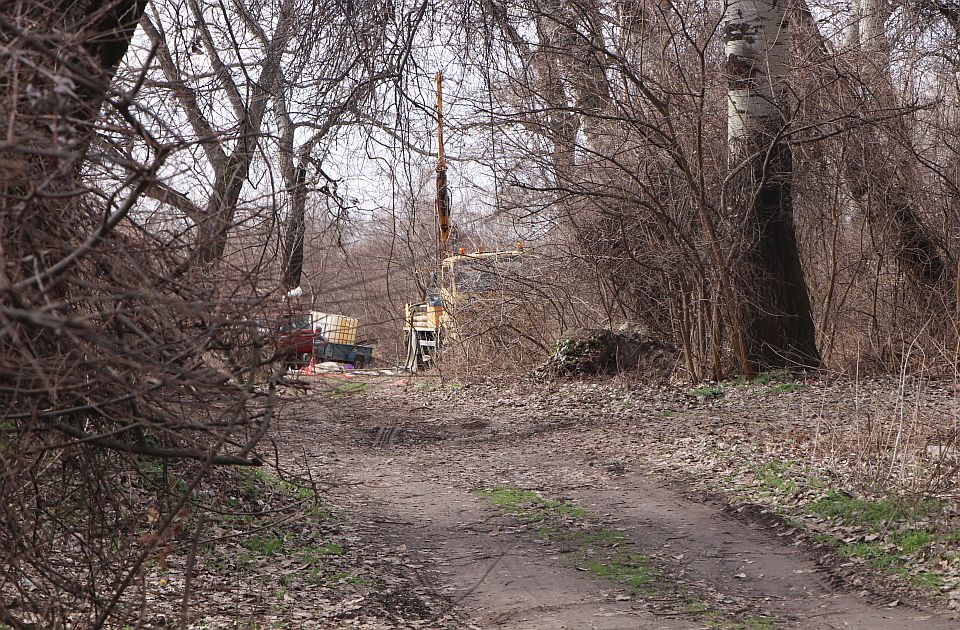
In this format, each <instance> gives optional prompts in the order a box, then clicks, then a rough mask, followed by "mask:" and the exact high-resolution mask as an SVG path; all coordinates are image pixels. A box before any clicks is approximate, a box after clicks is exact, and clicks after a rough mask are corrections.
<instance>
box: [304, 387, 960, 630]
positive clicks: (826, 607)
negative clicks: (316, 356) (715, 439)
mask: <svg viewBox="0 0 960 630" xmlns="http://www.w3.org/2000/svg"><path fill="white" fill-rule="evenodd" d="M338 404H343V403H338ZM349 405H350V409H349V410H346V409H344V410H343V412H342V413H339V412H337V410H336V409H334V413H333V414H332V416H333V417H332V418H331V419H324V420H320V421H317V420H314V421H312V422H311V423H310V426H309V427H307V426H298V427H297V433H298V434H299V435H301V436H303V435H304V433H308V434H313V435H315V436H316V437H315V439H316V441H317V442H318V443H319V442H323V443H325V444H326V446H329V445H330V443H331V441H332V442H333V443H336V444H337V457H336V459H335V460H334V461H331V459H330V458H329V457H323V458H320V459H322V460H323V461H322V467H323V469H324V470H323V472H324V473H325V474H329V473H331V472H332V473H333V474H335V475H336V476H337V477H338V478H339V479H340V480H341V481H342V482H343V483H342V484H341V485H340V486H338V488H339V489H338V490H337V492H339V493H340V494H341V498H342V499H344V500H345V501H346V502H348V503H349V504H350V505H351V506H353V508H354V509H356V510H358V514H357V517H359V518H365V517H366V518H371V519H377V520H379V521H380V522H382V523H383V524H382V534H383V536H384V537H386V538H389V539H392V540H396V541H402V543H403V544H405V545H406V546H407V547H408V548H410V549H412V550H414V551H415V552H417V553H418V554H419V555H421V556H422V557H424V558H426V559H427V560H429V561H430V562H432V563H433V564H434V565H435V567H436V568H437V569H438V570H439V572H440V576H441V579H442V580H443V581H444V583H445V584H444V586H445V587H446V588H447V592H448V594H449V595H450V597H452V599H453V601H454V602H455V603H456V605H457V606H458V607H459V608H460V609H461V610H462V611H463V613H464V614H465V616H466V617H469V618H470V619H471V620H472V623H473V624H474V625H475V626H476V627H483V628H487V627H504V628H610V629H616V628H638V629H646V628H650V629H654V628H658V629H659V628H662V629H674V628H703V627H706V624H705V623H704V622H703V620H702V619H701V620H697V619H692V618H689V617H687V618H684V617H683V615H682V613H683V611H682V610H679V609H678V608H677V607H674V608H672V609H671V608H670V607H669V606H667V607H662V606H658V602H657V601H656V599H655V598H654V599H652V600H651V601H642V600H638V601H627V600H626V598H625V597H624V596H623V591H622V589H620V588H619V587H618V585H617V584H615V583H612V582H609V581H606V580H603V579H599V578H596V577H593V576H590V575H588V574H586V573H585V572H583V571H578V570H577V568H576V567H575V566H571V565H570V564H569V563H565V562H564V561H563V559H562V558H561V557H560V556H559V555H558V554H556V553H554V551H553V550H550V549H548V548H546V547H545V546H544V545H542V544H540V543H539V542H538V541H537V540H536V536H535V535H534V534H533V533H532V532H531V531H529V530H528V529H525V528H523V527H516V526H513V525H512V524H511V523H510V522H509V521H508V520H505V519H503V518H501V517H500V515H499V514H498V513H497V512H496V510H494V509H493V508H491V507H490V506H489V505H488V504H487V503H486V502H485V501H484V500H482V499H481V498H479V497H477V496H475V495H474V494H472V493H471V491H472V490H476V489H479V488H483V487H491V486H494V485H511V486H516V487H521V488H525V489H533V490H538V491H541V492H542V493H543V494H545V495H547V496H550V497H554V498H563V499H564V500H567V501H569V502H571V503H573V504H576V505H579V506H582V507H584V508H586V509H588V510H590V511H591V512H592V513H594V514H596V515H600V516H601V517H602V518H603V519H604V521H605V525H606V526H609V527H613V528H616V529H617V530H619V531H621V532H623V533H624V534H625V535H626V536H627V537H628V538H629V540H630V541H631V542H632V543H633V544H634V545H636V546H637V548H638V549H640V550H641V551H642V552H643V553H644V554H646V555H648V556H649V557H650V558H652V559H653V560H654V561H655V562H656V563H657V564H658V566H661V567H664V568H665V573H664V574H665V575H666V576H668V578H669V579H671V580H674V581H676V583H677V584H676V585H679V587H678V588H680V589H681V590H683V591H684V592H692V593H697V594H698V595H702V596H703V597H704V601H708V602H710V603H711V605H715V606H717V607H720V610H722V611H724V612H726V613H732V614H734V615H735V616H736V615H738V614H739V616H740V617H741V618H742V617H745V616H747V615H753V614H754V613H755V612H756V611H761V612H762V613H763V614H765V615H769V616H770V617H773V618H775V620H776V621H777V627H795V628H805V629H806V628H809V629H814V630H816V629H824V630H826V629H834V628H863V629H870V630H900V629H904V628H923V629H924V630H927V629H929V630H946V629H950V628H960V624H958V623H957V622H955V621H952V620H949V619H945V618H942V617H938V616H935V615H930V614H926V613H922V612H919V611H916V610H913V609H909V608H906V607H903V606H900V607H897V608H889V607H885V606H883V605H882V604H881V605H873V604H870V603H869V602H867V601H865V599H864V598H861V597H858V596H857V595H855V594H852V593H848V592H843V591H840V590H837V589H836V588H835V587H834V586H833V584H832V581H831V578H830V576H829V575H827V574H825V573H824V572H823V571H821V569H820V568H819V567H818V566H817V563H816V561H815V559H814V558H811V557H809V556H808V555H807V552H805V551H804V550H803V549H802V548H800V547H798V546H796V545H794V544H792V541H791V540H790V539H789V538H786V537H783V536H778V535H777V532H775V531H772V530H769V529H766V528H762V527H753V526H750V525H749V524H746V523H744V522H742V521H740V520H738V519H736V518H734V517H733V516H731V515H729V514H727V513H725V512H724V510H723V508H722V507H721V506H718V505H714V504H711V503H702V502H698V501H694V500H691V499H689V498H685V497H684V496H682V495H681V494H680V493H679V492H677V491H676V490H673V489H670V488H667V487H664V486H663V485H660V484H658V483H657V482H656V481H655V480H652V479H650V478H646V477H643V476H641V475H639V474H635V473H627V474H621V471H616V473H617V474H616V475H615V476H611V475H610V474H606V473H605V472H604V471H603V470H600V469H598V468H597V467H596V466H594V465H593V464H592V462H589V461H586V460H585V459H584V458H583V457H582V456H580V455H579V454H578V453H577V450H576V448H575V445H576V442H575V441H571V446H570V447H568V448H564V447H560V446H558V445H557V443H556V440H550V441H542V440H538V439H537V433H538V432H533V433H532V434H531V433H530V431H529V429H530V427H531V426H534V427H535V426H536V421H537V418H535V417H531V418H527V419H526V421H525V422H524V423H523V424H525V425H526V426H525V427H523V426H518V425H517V423H516V419H503V418H501V419H499V420H498V419H496V418H485V419H483V420H482V421H481V420H477V418H476V415H475V414H474V415H471V414H470V413H469V411H470V410H464V409H459V408H458V409H439V410H438V409H432V410H431V411H430V415H431V417H430V418H426V417H424V416H423V414H422V413H417V412H416V410H415V408H413V406H412V405H411V404H409V402H407V403H405V404H404V403H402V402H401V401H398V400H397V399H396V397H392V398H391V399H389V400H384V399H382V398H380V397H379V396H378V394H377V392H376V390H374V393H373V394H371V395H368V396H365V397H364V398H362V399H360V398H358V397H354V398H351V399H350V400H349ZM556 430H565V427H559V428H557V429H556ZM524 432H526V434H525V433H524ZM521 435H523V437H521ZM581 439H583V438H581ZM317 464H318V465H321V462H320V461H318V462H317ZM317 472H320V471H319V470H318V471H317ZM618 596H619V598H618ZM732 618H736V617H728V619H732ZM715 627H716V626H715ZM719 627H725V626H723V625H721V626H719ZM726 627H735V626H734V625H732V623H731V624H728V625H727V626H726ZM741 627H742V626H741ZM746 627H751V626H746ZM756 627H761V626H756Z"/></svg>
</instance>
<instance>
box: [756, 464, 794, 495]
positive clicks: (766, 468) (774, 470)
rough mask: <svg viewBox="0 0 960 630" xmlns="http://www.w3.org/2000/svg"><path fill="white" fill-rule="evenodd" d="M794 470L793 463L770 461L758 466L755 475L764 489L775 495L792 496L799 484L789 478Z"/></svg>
mask: <svg viewBox="0 0 960 630" xmlns="http://www.w3.org/2000/svg"><path fill="white" fill-rule="evenodd" d="M792 468H793V462H777V461H770V462H765V463H763V464H760V465H759V466H757V467H756V468H755V469H754V474H755V475H756V476H757V481H759V482H760V483H761V485H762V486H763V487H764V488H766V489H768V490H770V491H772V492H773V493H775V494H779V495H791V494H793V493H794V492H796V491H797V482H796V481H794V480H793V479H791V478H790V477H789V476H788V473H789V472H790V470H791V469H792Z"/></svg>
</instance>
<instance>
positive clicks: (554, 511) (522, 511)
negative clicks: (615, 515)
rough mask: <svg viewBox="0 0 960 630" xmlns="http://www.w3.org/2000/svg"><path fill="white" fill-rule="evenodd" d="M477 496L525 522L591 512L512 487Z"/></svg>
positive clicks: (482, 492)
mask: <svg viewBox="0 0 960 630" xmlns="http://www.w3.org/2000/svg"><path fill="white" fill-rule="evenodd" d="M475 494H477V495H478V496H481V497H484V498H485V499H487V500H488V501H489V502H490V503H492V504H493V505H494V506H495V507H498V508H500V509H501V510H503V511H504V512H507V513H509V514H513V515H516V516H518V517H520V518H522V519H524V520H544V519H545V518H547V517H549V516H566V517H568V518H582V517H584V516H587V515H588V514H589V512H588V511H587V510H584V509H583V508H581V507H577V506H575V505H571V504H569V503H566V502H564V501H557V500H556V499H550V498H547V497H544V496H543V495H541V494H540V493H538V492H534V491H532V490H524V489H522V488H515V487H510V486H497V487H495V488H489V489H486V490H479V491H477V492H476V493H475Z"/></svg>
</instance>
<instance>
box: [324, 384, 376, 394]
mask: <svg viewBox="0 0 960 630" xmlns="http://www.w3.org/2000/svg"><path fill="white" fill-rule="evenodd" d="M369 391H370V383H358V382H356V381H350V382H348V383H342V384H340V385H337V386H336V387H334V388H333V389H331V390H330V391H328V392H327V396H329V397H330V398H346V397H347V396H357V395H360V394H366V393H367V392H369Z"/></svg>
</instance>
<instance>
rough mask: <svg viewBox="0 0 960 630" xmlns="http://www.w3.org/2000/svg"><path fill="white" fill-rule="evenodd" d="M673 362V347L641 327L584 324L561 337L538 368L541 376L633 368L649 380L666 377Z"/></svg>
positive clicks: (611, 372)
mask: <svg viewBox="0 0 960 630" xmlns="http://www.w3.org/2000/svg"><path fill="white" fill-rule="evenodd" d="M676 363H677V350H676V348H673V347H672V346H669V345H667V344H665V343H663V342H661V341H660V340H658V339H655V338H653V337H650V336H649V335H646V334H644V333H643V332H641V331H637V330H623V331H612V330H605V329H595V328H585V329H578V330H573V331H571V332H568V333H566V334H565V335H564V336H563V337H561V338H560V339H559V340H558V341H557V342H556V343H555V344H554V346H553V348H552V349H551V351H550V354H549V355H548V356H547V359H546V361H545V362H544V363H543V364H542V365H541V366H540V367H539V368H538V372H539V373H540V374H542V375H545V376H597V375H602V374H616V373H619V372H636V373H639V374H642V375H644V376H646V377H648V378H650V379H653V380H667V379H668V378H670V375H671V374H672V373H673V371H674V369H675V367H676Z"/></svg>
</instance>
